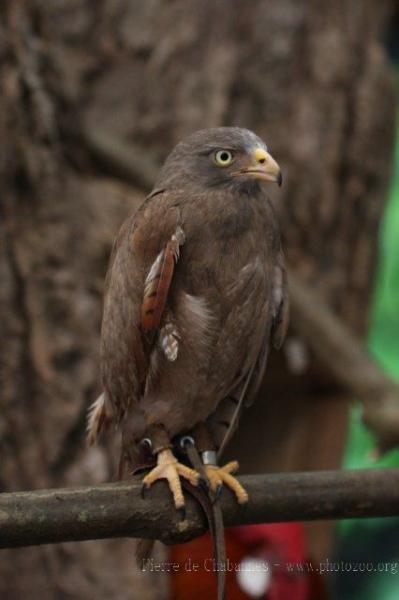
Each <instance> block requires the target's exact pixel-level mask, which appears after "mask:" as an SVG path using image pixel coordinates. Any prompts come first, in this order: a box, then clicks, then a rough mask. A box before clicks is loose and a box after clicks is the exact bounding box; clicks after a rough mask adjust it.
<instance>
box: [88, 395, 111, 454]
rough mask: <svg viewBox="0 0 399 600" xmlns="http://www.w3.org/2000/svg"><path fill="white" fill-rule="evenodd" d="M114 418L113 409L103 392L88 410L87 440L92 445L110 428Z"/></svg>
mask: <svg viewBox="0 0 399 600" xmlns="http://www.w3.org/2000/svg"><path fill="white" fill-rule="evenodd" d="M112 420H113V413H112V409H111V407H110V404H109V402H108V401H107V397H106V395H105V392H103V393H102V394H101V395H100V396H99V397H98V398H97V400H95V401H94V402H93V404H92V405H91V406H90V407H89V410H88V411H87V441H88V443H89V445H90V446H92V445H93V444H95V443H96V442H97V441H98V438H99V436H100V435H101V433H102V432H103V431H105V430H106V429H108V427H109V425H110V423H111V422H112Z"/></svg>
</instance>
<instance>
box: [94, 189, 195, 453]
mask: <svg viewBox="0 0 399 600" xmlns="http://www.w3.org/2000/svg"><path fill="white" fill-rule="evenodd" d="M160 195H161V196H166V194H162V193H159V194H158V196H157V198H153V197H152V198H149V199H147V201H146V202H145V203H144V204H143V206H142V207H141V208H140V209H139V211H138V212H137V213H136V214H135V215H134V216H133V217H131V218H130V219H128V220H127V221H126V222H125V223H124V225H123V226H122V228H121V230H120V232H119V234H118V236H117V238H116V240H115V243H114V247H113V251H112V254H111V260H110V266H109V269H108V273H107V277H106V283H105V294H104V314H103V322H102V330H101V363H102V381H103V388H104V392H103V394H102V395H101V396H100V397H99V398H98V399H97V400H96V402H95V403H94V404H93V405H92V407H91V409H90V412H89V420H88V438H89V441H90V442H94V441H96V439H97V437H98V435H99V434H100V433H101V430H102V429H104V428H105V427H106V426H107V425H108V424H109V423H110V422H112V421H120V420H121V419H122V418H123V416H124V415H125V414H126V412H127V411H131V410H134V408H135V406H137V405H138V401H139V398H140V396H141V394H142V393H143V390H144V388H145V384H146V379H147V375H148V370H149V365H150V355H151V350H152V347H153V343H154V340H155V337H156V335H157V332H158V331H159V328H160V326H161V323H162V317H163V315H164V311H165V307H166V304H167V298H168V292H169V289H170V285H171V282H172V278H173V273H174V268H175V264H176V262H177V260H178V258H179V249H180V246H181V245H182V244H183V243H184V234H183V231H182V229H181V227H180V226H179V210H178V208H176V204H174V205H173V206H171V204H172V203H171V202H168V199H167V198H166V199H165V198H160V197H159V196H160ZM169 200H170V198H169Z"/></svg>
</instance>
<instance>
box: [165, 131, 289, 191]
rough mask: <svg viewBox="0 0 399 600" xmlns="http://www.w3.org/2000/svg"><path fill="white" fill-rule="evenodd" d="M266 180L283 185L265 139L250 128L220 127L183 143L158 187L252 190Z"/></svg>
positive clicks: (197, 133)
mask: <svg viewBox="0 0 399 600" xmlns="http://www.w3.org/2000/svg"><path fill="white" fill-rule="evenodd" d="M264 181H265V182H270V181H272V182H276V183H278V185H281V183H282V175H281V170H280V167H279V166H278V164H277V163H276V161H275V160H274V159H273V157H272V156H271V155H270V153H269V151H268V149H267V146H266V144H265V143H264V142H263V140H261V139H260V138H259V137H258V136H257V135H256V134H255V133H253V132H252V131H250V130H248V129H242V128H239V127H217V128H212V129H202V130H200V131H197V132H195V133H193V134H192V135H191V136H189V137H188V138H186V139H185V140H183V141H182V142H180V143H179V144H178V145H177V146H176V147H175V148H174V150H173V151H172V152H171V153H170V154H169V156H168V158H167V159H166V162H165V164H164V166H163V168H162V171H161V174H160V178H159V179H158V182H157V186H156V187H158V188H160V187H167V188H169V189H170V188H176V187H178V188H181V187H182V186H184V185H185V184H187V185H191V186H192V185H193V184H194V185H195V184H198V185H200V186H201V188H202V189H204V187H205V188H206V187H212V188H214V187H215V186H224V187H226V186H227V187H233V188H246V189H251V188H254V187H255V188H256V187H259V183H260V182H264Z"/></svg>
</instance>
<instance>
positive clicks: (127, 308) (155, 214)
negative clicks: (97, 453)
mask: <svg viewBox="0 0 399 600" xmlns="http://www.w3.org/2000/svg"><path fill="white" fill-rule="evenodd" d="M256 148H261V149H262V148H263V149H265V146H264V143H263V142H262V140H260V139H259V138H258V137H257V136H255V134H253V133H252V132H250V131H248V130H244V129H238V128H217V129H209V130H203V131H200V132H197V133H195V134H193V135H192V136H191V137H190V138H188V139H187V140H185V141H183V142H182V143H181V144H179V145H178V146H177V147H176V148H175V150H174V151H173V152H172V153H171V155H170V156H169V158H168V159H167V161H166V163H165V165H164V167H163V169H162V171H161V173H160V176H159V179H158V181H157V183H156V185H155V188H154V191H153V192H152V193H151V194H150V195H149V197H148V198H147V200H146V201H145V202H144V204H143V205H142V206H141V208H140V209H139V210H138V211H137V212H136V213H135V214H134V215H133V216H132V217H131V218H130V219H128V220H127V221H126V223H125V224H124V225H123V227H122V229H121V231H120V233H119V235H118V237H117V239H116V241H115V245H114V249H113V254H112V258H111V264H110V267H109V271H108V274H107V281H106V291H105V300H104V317H103V325H102V344H101V355H102V381H103V387H104V394H103V396H102V400H101V402H100V401H99V402H98V405H97V406H96V407H95V410H97V412H98V415H97V417H98V418H97V420H96V415H94V416H93V414H92V422H93V421H94V422H96V423H97V425H98V423H99V420H100V418H101V422H102V423H104V424H106V423H108V422H109V421H110V420H112V419H113V420H114V421H116V422H117V423H119V424H120V426H121V429H122V432H123V445H124V449H125V451H126V449H127V448H129V453H130V456H132V449H133V455H134V448H136V447H138V444H139V442H140V441H141V440H142V439H143V437H145V435H146V431H147V430H148V428H149V427H150V426H153V425H157V424H161V425H163V427H164V428H165V429H166V431H167V432H168V434H169V436H170V437H171V438H172V437H174V436H175V435H177V434H181V433H184V432H187V431H189V430H190V429H191V428H192V427H194V426H195V425H196V424H197V423H198V422H201V421H207V422H208V423H209V424H210V426H211V428H212V430H213V433H214V435H215V437H216V441H217V444H218V446H220V445H222V444H223V443H224V438H225V437H226V432H227V431H230V429H231V425H232V421H236V419H237V416H238V413H239V412H240V411H241V408H242V406H243V405H244V404H248V403H249V401H250V400H251V398H252V397H253V396H254V394H255V392H256V389H257V387H258V385H259V383H260V380H261V378H262V375H263V372H264V369H265V365H266V359H267V354H268V349H269V345H270V340H272V341H273V342H274V344H275V345H277V346H279V345H280V344H281V341H282V339H283V337H284V333H285V329H286V323H287V306H288V304H287V297H286V283H285V269H284V261H283V257H282V252H281V247H280V236H279V230H278V225H277V222H276V217H275V215H274V211H273V209H272V206H271V204H270V202H269V200H268V199H267V197H266V195H265V193H264V191H263V189H262V187H261V185H260V183H259V181H258V179H257V178H254V177H252V175H250V171H248V169H247V167H248V164H249V162H250V160H252V157H253V153H254V151H255V149H256ZM223 149H227V150H228V151H229V152H230V153H234V154H233V156H234V160H233V164H231V166H227V167H225V166H223V167H221V166H219V165H217V164H215V160H214V156H215V152H216V151H217V150H223ZM257 156H258V155H257ZM259 156H260V155H259ZM259 162H260V163H261V162H262V160H261V159H259ZM261 167H262V168H263V163H262V165H261ZM245 169H247V170H245ZM246 173H248V175H246ZM157 261H158V263H157ZM105 415H106V418H105ZM91 433H92V437H95V435H93V424H92V431H91Z"/></svg>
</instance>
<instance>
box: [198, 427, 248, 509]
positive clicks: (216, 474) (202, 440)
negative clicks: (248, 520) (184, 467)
mask: <svg viewBox="0 0 399 600" xmlns="http://www.w3.org/2000/svg"><path fill="white" fill-rule="evenodd" d="M193 437H194V439H195V442H196V445H197V448H198V450H199V452H200V455H201V459H202V462H203V464H204V468H205V473H206V476H207V479H208V483H209V487H210V488H211V490H212V491H213V492H214V493H215V495H216V498H217V497H218V496H219V494H220V492H221V490H222V487H223V484H224V485H226V486H227V487H228V488H230V489H231V490H232V491H233V492H234V494H235V496H236V498H237V501H238V503H239V504H245V503H246V502H248V493H247V492H246V490H245V489H244V488H243V486H242V485H241V483H240V482H239V481H238V480H237V479H236V478H235V477H233V475H232V474H233V473H235V472H236V471H237V470H238V462H237V461H236V460H233V461H230V462H228V463H227V464H225V465H224V466H223V467H219V466H218V464H217V454H216V448H215V445H214V443H213V440H212V437H211V434H210V432H209V430H208V427H207V425H206V424H205V423H200V424H199V425H197V426H196V428H195V430H194V432H193Z"/></svg>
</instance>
